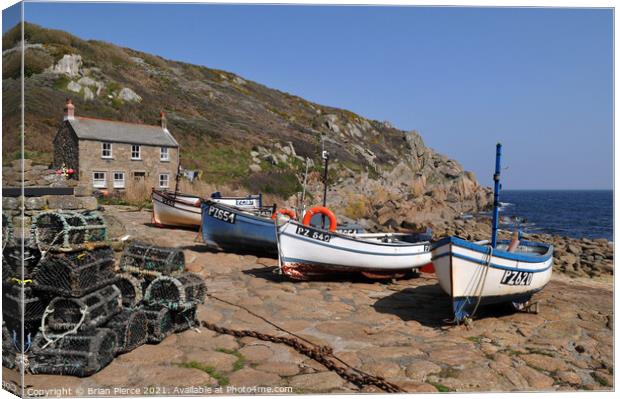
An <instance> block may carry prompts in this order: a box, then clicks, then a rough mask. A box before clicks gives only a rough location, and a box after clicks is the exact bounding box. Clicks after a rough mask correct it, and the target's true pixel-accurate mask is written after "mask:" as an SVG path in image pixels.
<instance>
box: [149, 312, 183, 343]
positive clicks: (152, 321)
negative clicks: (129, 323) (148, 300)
mask: <svg viewBox="0 0 620 399" xmlns="http://www.w3.org/2000/svg"><path fill="white" fill-rule="evenodd" d="M140 310H141V311H142V312H144V314H145V315H146V319H147V331H148V336H147V342H148V343H149V344H157V343H159V342H161V341H163V340H164V338H166V337H167V336H169V335H170V334H172V333H174V332H175V329H174V327H175V326H174V324H173V319H172V317H173V314H172V312H171V311H170V309H168V308H164V307H151V306H143V307H141V308H140Z"/></svg>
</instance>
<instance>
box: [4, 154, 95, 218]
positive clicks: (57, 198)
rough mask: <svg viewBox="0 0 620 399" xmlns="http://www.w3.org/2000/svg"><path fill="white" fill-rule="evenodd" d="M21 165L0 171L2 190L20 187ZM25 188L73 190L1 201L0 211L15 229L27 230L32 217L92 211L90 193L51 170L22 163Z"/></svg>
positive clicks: (5, 197) (19, 163) (27, 161)
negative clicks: (22, 214)
mask: <svg viewBox="0 0 620 399" xmlns="http://www.w3.org/2000/svg"><path fill="white" fill-rule="evenodd" d="M20 176H21V162H20V161H19V160H17V161H13V163H12V164H11V165H10V166H3V167H2V187H17V188H18V187H20V186H21V177H20ZM24 186H25V187H73V192H74V194H72V195H43V196H38V197H21V196H20V197H8V196H3V197H2V211H3V212H4V213H5V214H6V215H7V216H8V217H9V218H10V220H11V222H12V224H13V226H15V227H16V228H20V227H22V226H23V227H25V228H28V227H29V226H30V224H31V222H32V217H33V216H35V215H37V214H39V213H41V212H44V211H53V210H78V211H84V210H95V209H97V207H98V204H97V199H96V198H95V197H93V196H92V190H90V189H89V188H86V187H81V186H77V182H76V181H75V180H67V179H66V178H64V177H63V176H61V175H57V174H56V171H55V170H53V169H48V168H47V167H46V166H44V165H33V164H32V161H31V160H29V159H26V160H24ZM22 204H23V207H24V219H23V221H22V220H21V216H20V215H21V207H22Z"/></svg>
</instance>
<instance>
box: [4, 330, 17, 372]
mask: <svg viewBox="0 0 620 399" xmlns="http://www.w3.org/2000/svg"><path fill="white" fill-rule="evenodd" d="M2 366H3V367H6V368H9V369H12V368H15V347H14V346H13V340H12V339H11V333H10V332H9V329H8V328H6V325H5V324H4V322H2Z"/></svg>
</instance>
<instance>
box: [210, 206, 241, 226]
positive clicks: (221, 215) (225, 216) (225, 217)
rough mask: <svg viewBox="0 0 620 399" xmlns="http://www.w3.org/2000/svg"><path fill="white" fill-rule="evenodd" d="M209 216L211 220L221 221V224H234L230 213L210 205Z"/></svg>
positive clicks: (232, 214) (233, 218)
mask: <svg viewBox="0 0 620 399" xmlns="http://www.w3.org/2000/svg"><path fill="white" fill-rule="evenodd" d="M208 213H209V216H211V217H212V218H215V219H218V220H221V221H222V222H226V223H230V224H234V223H235V214H234V213H233V212H231V211H227V210H224V209H221V208H218V207H215V206H213V205H211V206H210V207H209V212H208Z"/></svg>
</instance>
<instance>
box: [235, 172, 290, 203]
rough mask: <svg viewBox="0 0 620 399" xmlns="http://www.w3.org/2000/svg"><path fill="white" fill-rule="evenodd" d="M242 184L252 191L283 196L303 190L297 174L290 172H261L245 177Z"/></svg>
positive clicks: (286, 196)
mask: <svg viewBox="0 0 620 399" xmlns="http://www.w3.org/2000/svg"><path fill="white" fill-rule="evenodd" d="M242 184H243V185H244V186H245V187H247V188H248V190H250V191H251V192H263V193H267V194H275V195H278V196H280V197H282V198H288V197H290V196H291V195H293V194H295V193H298V192H300V191H301V190H302V187H301V184H300V183H299V180H297V176H295V175H294V174H293V173H290V172H260V173H255V174H253V175H252V176H249V177H247V178H245V179H244V180H243V181H242Z"/></svg>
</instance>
